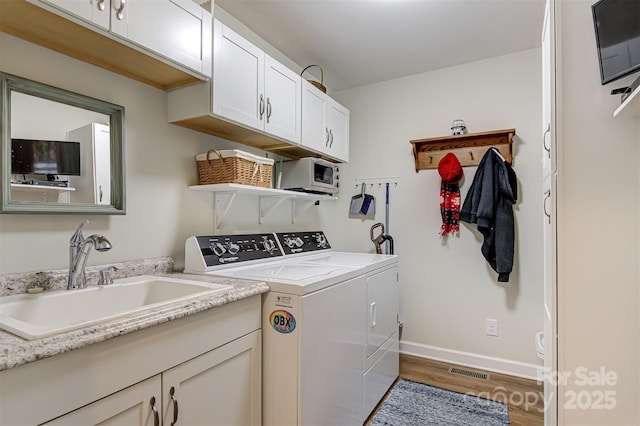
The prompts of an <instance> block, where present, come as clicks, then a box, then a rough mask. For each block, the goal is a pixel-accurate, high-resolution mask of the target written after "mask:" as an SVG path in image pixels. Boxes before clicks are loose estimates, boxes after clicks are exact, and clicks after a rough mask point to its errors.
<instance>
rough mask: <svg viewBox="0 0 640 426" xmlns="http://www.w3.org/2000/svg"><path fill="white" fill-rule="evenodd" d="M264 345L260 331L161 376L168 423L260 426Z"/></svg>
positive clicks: (164, 407) (164, 411) (192, 425)
mask: <svg viewBox="0 0 640 426" xmlns="http://www.w3.org/2000/svg"><path fill="white" fill-rule="evenodd" d="M261 344H262V342H261V331H260V330H257V331H254V332H253V333H250V334H247V335H246V336H243V337H241V338H239V339H237V340H234V341H232V342H230V343H227V344H226V345H223V346H221V347H219V348H218V349H214V350H213V351H210V352H207V353H205V354H203V355H200V356H198V357H196V358H194V359H192V360H190V361H187V362H185V363H183V364H180V365H178V366H176V367H174V368H172V369H170V370H167V371H165V372H164V373H162V383H163V402H162V407H163V424H165V425H169V424H178V425H184V426H195V425H208V426H217V425H224V426H251V425H256V426H257V425H260V424H261V419H262V417H261V413H262V402H261V398H262V392H261V377H262V364H261V362H262V357H261ZM176 413H177V414H176Z"/></svg>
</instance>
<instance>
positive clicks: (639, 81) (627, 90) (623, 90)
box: [611, 77, 640, 103]
mask: <svg viewBox="0 0 640 426" xmlns="http://www.w3.org/2000/svg"><path fill="white" fill-rule="evenodd" d="M639 86H640V77H638V78H636V79H635V80H634V81H633V83H631V84H630V85H629V86H627V87H620V88H618V89H613V90H612V91H611V94H612V95H619V94H622V96H621V97H620V103H623V102H624V101H625V100H626V99H627V98H628V97H629V96H631V94H632V93H633V91H634V90H636V89H637V88H638V87H639Z"/></svg>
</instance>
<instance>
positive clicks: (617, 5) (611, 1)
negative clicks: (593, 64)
mask: <svg viewBox="0 0 640 426" xmlns="http://www.w3.org/2000/svg"><path fill="white" fill-rule="evenodd" d="M591 11H592V14H593V24H594V26H595V31H596V44H597V47H598V61H599V63H600V78H601V81H602V84H607V83H610V82H612V81H614V80H617V79H619V78H622V77H624V76H626V75H629V74H632V73H634V72H636V71H640V1H639V0H600V1H598V2H596V3H595V4H593V6H591Z"/></svg>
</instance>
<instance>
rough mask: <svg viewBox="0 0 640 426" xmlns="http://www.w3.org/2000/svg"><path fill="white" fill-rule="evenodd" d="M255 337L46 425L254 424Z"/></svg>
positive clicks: (257, 384) (257, 348)
mask: <svg viewBox="0 0 640 426" xmlns="http://www.w3.org/2000/svg"><path fill="white" fill-rule="evenodd" d="M260 337H261V334H260V331H254V332H253V333H251V334H249V335H246V336H243V337H241V338H239V339H237V340H234V341H233V342H230V343H227V344H226V345H224V346H222V347H220V348H218V349H214V350H212V351H210V352H207V353H206V354H203V355H200V356H198V357H196V358H194V359H192V360H190V361H187V362H185V363H183V364H180V365H178V366H176V367H174V368H172V369H170V370H167V371H165V372H163V373H162V374H158V375H156V376H154V377H151V378H149V379H147V380H145V381H143V382H140V383H138V384H136V385H133V386H131V387H128V388H126V389H123V390H121V391H119V392H116V393H114V394H113V395H109V396H108V397H106V398H103V399H100V400H98V401H96V402H94V403H91V404H89V405H87V406H85V407H82V408H80V409H78V410H76V411H73V412H71V413H69V414H66V415H64V416H62V417H58V418H57V419H55V420H53V421H51V422H48V423H46V424H47V425H50V426H55V425H60V426H62V425H97V424H100V425H105V426H108V425H114V426H115V425H129V426H134V425H140V426H152V425H159V424H163V425H169V424H180V425H211V426H215V425H229V426H231V425H237V426H244V425H259V424H260V418H261V413H260V411H261V403H260V376H261V374H260V372H261V366H260V362H261V357H260V347H261V338H260ZM161 400H162V402H161ZM161 418H162V422H161V421H160V419H161Z"/></svg>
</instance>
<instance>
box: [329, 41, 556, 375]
mask: <svg viewBox="0 0 640 426" xmlns="http://www.w3.org/2000/svg"><path fill="white" fill-rule="evenodd" d="M540 55H541V52H540V50H539V49H533V50H528V51H524V52H520V53H516V54H512V55H507V56H502V57H498V58H493V59H489V60H484V61H480V62H475V63H470V64H465V65H461V66H456V67H452V68H447V69H442V70H438V71H433V72H428V73H424V74H419V75H414V76H410V77H406V78H401V79H397V80H392V81H387V82H383V83H379V84H373V85H367V86H363V87H358V88H355V89H351V90H346V91H342V92H338V93H337V95H336V97H337V99H338V100H339V101H341V102H342V103H343V104H344V105H345V106H347V107H348V108H349V109H350V110H351V154H350V159H351V161H350V163H349V164H348V165H343V166H342V168H341V174H340V179H341V187H342V188H341V193H340V200H339V201H338V202H337V203H336V204H335V205H333V206H329V207H328V208H326V209H323V210H322V211H321V219H322V223H323V227H324V229H325V230H326V232H327V233H328V237H329V241H331V242H332V243H333V245H334V247H337V248H339V249H342V250H353V251H368V252H372V251H373V245H372V243H371V241H370V240H369V228H370V227H371V225H373V224H374V223H375V222H374V221H364V222H363V221H362V220H360V219H348V218H347V212H348V208H349V200H350V197H351V196H352V195H354V194H356V193H357V192H358V190H357V189H356V187H355V179H356V178H359V179H361V178H375V177H389V176H398V177H399V185H398V187H397V188H395V187H394V186H392V187H391V200H390V228H391V229H390V234H391V235H392V236H393V238H394V240H395V241H394V242H395V249H396V253H397V254H399V255H400V283H401V297H400V300H401V302H400V304H401V306H400V312H401V320H402V321H404V331H403V336H402V340H403V348H402V349H403V350H405V351H409V352H414V353H417V354H421V355H428V356H436V357H438V356H444V357H457V356H458V355H460V354H459V353H458V352H464V353H470V354H472V355H471V356H470V357H469V358H468V359H466V361H467V362H479V363H482V364H483V365H485V366H491V367H492V368H501V367H502V366H504V365H502V366H496V365H494V364H493V363H492V361H491V360H490V358H492V357H495V358H500V359H506V360H509V361H513V362H514V364H517V363H525V364H528V365H529V366H531V365H533V364H538V360H537V358H536V353H535V347H534V335H535V333H536V332H537V331H540V330H541V329H542V318H543V317H542V306H543V305H542V303H543V302H542V295H543V293H542V291H543V289H542V256H541V255H542V204H541V199H542V197H541V195H540V193H541V189H540V188H541V165H540V158H541V156H542V151H541V150H542V148H541V144H540V140H541V135H540V124H539V123H540V120H541V96H540V94H541V74H540V66H541V65H540ZM456 118H462V119H464V120H465V122H466V124H467V127H468V129H469V131H470V132H480V131H489V130H500V129H508V128H515V129H516V138H515V142H514V145H513V151H514V169H515V171H516V173H517V175H518V181H519V185H520V186H519V190H518V198H519V201H518V203H517V204H516V205H515V208H514V212H515V217H516V226H517V230H516V235H517V242H516V256H515V257H516V260H515V266H514V271H513V273H512V275H511V280H510V282H509V283H507V284H500V283H498V282H497V277H496V274H495V272H493V271H492V270H491V268H490V267H489V266H488V264H487V263H486V262H485V260H484V258H483V257H482V255H481V253H480V245H481V241H482V239H481V236H480V234H479V233H478V232H477V230H476V228H475V226H468V225H462V226H461V232H460V236H459V237H453V238H452V237H449V239H448V240H442V239H440V237H439V235H438V232H439V227H440V224H441V223H442V220H441V217H440V210H439V191H440V176H439V175H438V172H437V170H435V169H433V170H422V171H420V172H419V173H416V172H415V167H414V158H413V153H412V149H411V144H410V143H409V141H410V140H411V139H421V138H428V137H435V136H444V135H447V134H450V126H451V121H452V120H453V119H456ZM475 169H476V168H475V167H465V169H464V172H465V179H464V181H463V182H462V185H461V191H462V199H463V200H464V196H465V195H466V192H467V190H468V189H469V186H470V185H471V182H472V180H473V175H474V172H475ZM373 194H374V195H375V196H376V198H377V209H378V214H377V216H376V221H380V222H384V188H377V187H374V189H373ZM487 318H491V319H497V320H498V321H499V337H489V336H486V335H485V319H487ZM441 349H444V352H443V351H441ZM487 357H488V358H487ZM463 358H464V357H463ZM507 367H509V368H511V367H514V368H515V370H517V369H518V368H519V366H518V365H510V366H509V365H508V366H507ZM512 371H514V370H512ZM525 374H533V375H535V372H533V373H532V370H531V369H529V370H528V371H527V373H525Z"/></svg>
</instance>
